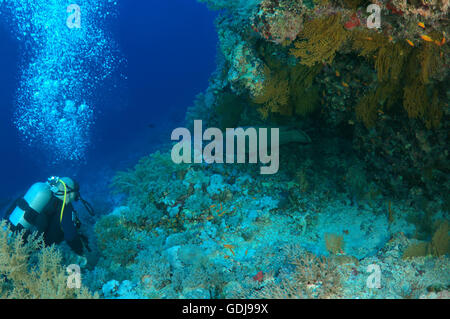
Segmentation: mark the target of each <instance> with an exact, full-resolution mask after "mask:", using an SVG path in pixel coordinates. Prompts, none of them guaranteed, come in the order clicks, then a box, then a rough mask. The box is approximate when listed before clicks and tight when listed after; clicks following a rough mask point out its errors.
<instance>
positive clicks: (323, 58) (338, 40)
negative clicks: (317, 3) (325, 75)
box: [291, 14, 350, 66]
mask: <svg viewBox="0 0 450 319" xmlns="http://www.w3.org/2000/svg"><path fill="white" fill-rule="evenodd" d="M349 34H350V33H349V32H348V31H346V30H345V29H344V26H343V23H342V21H341V15H340V14H334V15H331V16H329V17H328V16H327V17H325V18H318V19H313V20H310V21H308V22H306V23H305V25H304V29H303V30H302V32H300V34H299V36H298V38H299V40H298V41H296V42H295V48H293V49H292V50H291V54H292V55H294V56H295V57H297V58H300V63H301V64H304V65H307V66H313V65H315V64H317V63H321V62H324V63H331V62H332V61H333V59H334V56H335V55H336V52H337V51H338V50H339V49H340V48H341V46H342V44H343V43H344V42H345V41H346V40H347V39H348V37H349Z"/></svg>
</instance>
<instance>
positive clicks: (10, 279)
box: [0, 222, 92, 299]
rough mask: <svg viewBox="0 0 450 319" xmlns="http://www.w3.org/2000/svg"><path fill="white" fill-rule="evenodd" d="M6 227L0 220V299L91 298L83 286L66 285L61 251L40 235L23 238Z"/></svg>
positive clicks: (23, 235) (21, 234)
mask: <svg viewBox="0 0 450 319" xmlns="http://www.w3.org/2000/svg"><path fill="white" fill-rule="evenodd" d="M5 227H6V224H5V222H2V223H0V298H13V299H29V298H32V299H37V298H45V299H49V298H51V299H65V298H92V295H91V294H90V293H89V292H88V291H87V290H86V289H85V288H81V289H70V288H68V287H67V275H66V273H65V270H64V268H63V267H62V265H61V259H62V257H61V254H60V253H59V251H58V250H56V248H55V247H53V246H52V247H45V246H44V241H43V238H42V236H37V235H36V234H33V235H30V236H28V237H27V238H26V237H25V233H24V232H23V231H22V232H19V233H13V232H12V231H11V230H10V229H9V228H5ZM32 260H34V262H32ZM34 263H35V264H34ZM33 264H34V265H33Z"/></svg>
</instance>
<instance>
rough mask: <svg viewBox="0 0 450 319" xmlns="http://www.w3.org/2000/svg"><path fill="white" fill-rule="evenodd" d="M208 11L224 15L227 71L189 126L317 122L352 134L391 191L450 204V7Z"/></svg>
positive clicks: (292, 3)
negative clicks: (375, 13)
mask: <svg viewBox="0 0 450 319" xmlns="http://www.w3.org/2000/svg"><path fill="white" fill-rule="evenodd" d="M200 2H206V3H207V4H208V5H209V6H210V7H211V8H213V9H221V13H220V15H219V17H218V18H217V21H216V27H217V31H218V34H219V53H218V62H219V63H218V68H217V71H216V73H215V74H214V76H213V77H212V79H211V84H210V87H209V88H208V90H207V91H206V92H205V93H204V94H202V95H199V97H198V99H197V101H196V103H195V105H194V106H193V107H191V108H190V110H189V114H188V117H187V118H188V121H189V120H190V119H192V118H194V117H195V116H194V114H195V115H196V116H197V118H201V119H204V120H205V121H209V122H210V125H220V124H221V123H220V122H223V121H225V122H226V123H232V124H234V125H237V124H239V125H255V124H258V123H277V124H280V123H289V125H294V126H295V125H296V126H301V127H303V128H305V125H306V126H307V124H306V123H307V120H308V118H311V116H313V117H314V119H315V120H314V122H313V123H312V124H310V130H316V129H317V127H318V126H321V127H323V128H326V129H330V130H335V131H336V132H338V131H344V132H346V133H345V134H347V136H350V137H351V139H352V144H353V148H354V150H356V151H357V152H358V153H359V156H360V158H361V159H363V160H364V161H365V163H366V165H367V167H366V168H367V169H368V171H369V174H370V175H371V178H372V179H375V180H377V181H378V183H379V184H382V185H383V186H384V188H385V191H386V192H393V193H395V194H397V195H399V196H405V195H406V196H407V195H410V196H413V197H421V196H425V197H428V198H439V200H440V201H442V205H444V206H448V205H449V198H448V195H447V194H448V193H449V189H450V183H449V179H448V174H449V167H450V166H449V162H448V149H447V147H446V146H447V143H448V132H449V106H448V101H449V94H450V91H449V90H448V87H449V85H448V84H449V83H450V82H449V72H448V70H449V68H448V63H449V46H448V43H447V38H446V37H447V35H448V33H449V26H448V18H447V13H448V7H449V3H448V1H446V0H434V1H431V2H430V1H427V2H426V3H424V2H420V1H419V2H412V3H409V2H406V1H391V0H389V1H358V0H356V1H345V0H311V1H302V0H259V1H245V5H244V4H243V3H242V1H219V0H217V1H214V0H208V1H203V0H200ZM371 4H375V5H377V6H378V7H379V8H380V16H379V19H380V25H379V27H378V28H369V27H368V26H370V22H372V20H373V19H372V18H371V17H370V12H369V13H368V10H367V7H368V6H369V5H371ZM233 96H234V97H233ZM233 99H235V100H239V101H240V102H239V103H233V102H232V101H233ZM235 108H238V109H237V111H236V109H235ZM205 114H208V115H207V116H205ZM217 122H219V123H217ZM222 124H223V123H222ZM306 128H307V127H306ZM313 140H314V136H313Z"/></svg>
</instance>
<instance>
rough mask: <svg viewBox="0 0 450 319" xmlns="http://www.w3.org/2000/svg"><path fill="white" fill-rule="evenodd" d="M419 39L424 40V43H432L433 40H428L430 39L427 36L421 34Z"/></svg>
mask: <svg viewBox="0 0 450 319" xmlns="http://www.w3.org/2000/svg"><path fill="white" fill-rule="evenodd" d="M420 37H421V38H422V40H424V41H427V42H433V39H432V38H430V37H429V36H427V35H424V34H422V35H421V36H420Z"/></svg>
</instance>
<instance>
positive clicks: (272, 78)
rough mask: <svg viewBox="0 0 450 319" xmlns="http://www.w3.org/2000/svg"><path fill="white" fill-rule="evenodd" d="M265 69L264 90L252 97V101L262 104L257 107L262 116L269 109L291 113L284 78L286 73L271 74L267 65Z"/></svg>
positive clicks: (274, 111)
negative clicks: (260, 106)
mask: <svg viewBox="0 0 450 319" xmlns="http://www.w3.org/2000/svg"><path fill="white" fill-rule="evenodd" d="M265 69H266V70H265V73H266V81H265V85H264V90H263V91H262V93H261V94H260V95H257V96H255V97H254V98H253V102H254V103H256V104H262V105H264V106H263V107H262V108H260V109H259V112H260V113H261V114H262V115H263V117H267V116H268V112H269V111H270V112H271V113H280V114H282V115H292V107H291V106H290V105H289V81H288V80H287V79H286V74H284V73H283V72H280V73H274V74H272V73H271V72H270V69H269V68H268V67H266V68H265Z"/></svg>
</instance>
